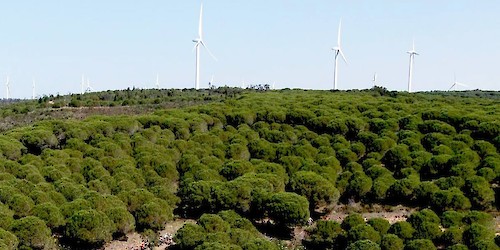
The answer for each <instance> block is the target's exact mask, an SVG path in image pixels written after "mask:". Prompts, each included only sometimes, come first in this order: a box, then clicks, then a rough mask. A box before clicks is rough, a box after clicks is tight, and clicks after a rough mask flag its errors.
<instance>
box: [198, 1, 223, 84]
mask: <svg viewBox="0 0 500 250" xmlns="http://www.w3.org/2000/svg"><path fill="white" fill-rule="evenodd" d="M193 42H194V43H195V45H194V49H195V50H196V75H195V88H196V89H200V47H201V46H203V47H204V48H205V49H206V50H207V52H208V54H210V56H211V57H212V58H214V60H217V59H216V58H215V56H214V55H213V54H212V52H210V50H209V49H208V47H207V46H206V45H205V42H204V41H203V3H202V4H201V8H200V23H199V25H198V37H197V38H196V39H193Z"/></svg>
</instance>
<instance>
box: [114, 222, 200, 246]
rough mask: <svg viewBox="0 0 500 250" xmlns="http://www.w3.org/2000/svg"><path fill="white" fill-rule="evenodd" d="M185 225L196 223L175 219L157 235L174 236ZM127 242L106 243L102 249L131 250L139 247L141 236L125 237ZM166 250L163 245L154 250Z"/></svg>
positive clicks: (129, 235)
mask: <svg viewBox="0 0 500 250" xmlns="http://www.w3.org/2000/svg"><path fill="white" fill-rule="evenodd" d="M186 223H196V221H194V220H185V219H177V220H174V221H171V222H169V223H167V224H166V225H165V229H164V230H162V231H160V232H159V235H165V234H167V233H169V234H172V235H174V234H175V232H177V230H179V228H181V227H182V226H183V225H184V224H186ZM127 237H128V239H127V241H118V240H114V241H112V242H110V243H108V244H107V245H106V246H105V247H104V249H105V250H127V249H133V248H134V247H137V246H140V245H141V243H142V238H141V235H140V234H138V233H131V234H128V235H127ZM165 248H166V246H165V245H163V246H159V247H155V248H154V249H155V250H164V249H165Z"/></svg>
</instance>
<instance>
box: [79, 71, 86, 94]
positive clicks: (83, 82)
mask: <svg viewBox="0 0 500 250" xmlns="http://www.w3.org/2000/svg"><path fill="white" fill-rule="evenodd" d="M84 85H85V75H84V74H82V82H81V83H80V93H81V94H82V95H83V94H84V93H85V92H84V89H83V86H84Z"/></svg>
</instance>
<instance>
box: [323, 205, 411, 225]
mask: <svg viewBox="0 0 500 250" xmlns="http://www.w3.org/2000/svg"><path fill="white" fill-rule="evenodd" d="M414 211H415V210H414V209H410V208H407V207H404V206H396V207H393V208H392V209H391V211H375V212H367V213H361V215H362V216H363V218H365V221H367V220H369V219H372V218H384V219H386V220H388V221H389V223H391V224H393V223H396V222H398V221H405V220H406V219H407V218H408V216H410V214H411V213H413V212H414ZM349 214H350V212H345V211H335V210H334V211H332V212H330V213H329V214H327V215H326V216H323V217H322V219H324V220H334V221H336V222H339V223H342V221H343V220H344V218H345V217H347V216H348V215H349Z"/></svg>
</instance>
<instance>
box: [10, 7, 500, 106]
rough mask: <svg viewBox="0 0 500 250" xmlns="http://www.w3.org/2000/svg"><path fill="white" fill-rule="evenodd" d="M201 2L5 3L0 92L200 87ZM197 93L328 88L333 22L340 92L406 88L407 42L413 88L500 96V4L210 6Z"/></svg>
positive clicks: (18, 94)
mask: <svg viewBox="0 0 500 250" xmlns="http://www.w3.org/2000/svg"><path fill="white" fill-rule="evenodd" d="M199 5H200V1H195V0H186V1H174V0H168V1H165V0H145V1H137V0H105V1H104V0H99V1H98V0H85V1H76V0H44V1H40V0H19V1H4V3H2V8H1V12H2V16H1V18H0V34H1V37H2V38H1V39H0V83H1V85H0V96H1V97H4V96H5V92H6V90H5V85H4V83H5V78H6V75H10V78H11V97H16V98H29V97H30V96H31V85H32V83H31V82H32V78H33V77H35V78H36V81H37V94H38V95H42V94H56V93H60V94H67V93H77V92H79V91H80V78H81V75H82V74H83V73H84V74H85V75H86V76H88V77H89V79H90V82H91V85H92V87H93V88H94V89H96V90H107V89H125V88H127V87H133V86H135V87H139V88H145V87H148V88H152V87H154V85H155V81H156V74H157V73H158V74H159V75H160V83H161V87H163V88H191V87H193V86H194V59H195V54H194V52H193V51H192V48H193V46H194V43H193V42H192V41H191V40H192V39H193V38H195V37H196V35H197V26H198V14H199ZM204 6H205V9H204V12H205V13H204V33H205V36H204V40H205V42H206V44H207V45H208V46H209V48H210V49H211V51H212V52H213V53H214V54H215V55H216V56H217V58H218V59H219V60H218V61H217V62H215V61H214V60H212V59H211V58H210V57H209V56H208V54H207V53H206V52H205V51H202V69H201V73H202V75H201V86H202V87H207V84H208V81H209V80H210V78H211V76H212V75H214V76H215V78H214V80H215V83H216V85H224V84H227V85H230V86H241V83H242V81H243V80H244V81H245V83H247V84H252V83H272V82H276V87H277V88H285V87H290V88H308V89H331V88H332V81H333V52H332V51H331V47H333V46H335V45H336V36H337V27H338V22H339V20H340V19H341V18H342V20H343V21H342V22H343V49H344V52H345V54H346V57H347V59H348V61H349V65H345V64H341V65H340V75H339V83H338V84H339V88H340V89H362V88H369V87H370V86H371V84H372V83H371V79H372V76H373V73H374V72H377V73H378V82H379V85H383V86H385V87H387V88H388V89H390V90H405V89H406V83H407V73H408V59H409V57H408V55H407V54H406V51H407V50H409V49H410V48H411V43H412V39H413V38H415V43H416V50H417V51H418V52H419V53H420V56H417V57H416V59H415V78H414V90H417V91H419V90H445V89H448V88H449V87H450V85H451V84H452V81H453V75H454V73H456V75H457V80H458V81H460V82H463V83H466V84H468V85H469V86H470V88H471V89H476V88H479V89H492V90H500V66H499V64H498V63H497V62H498V59H499V58H500V14H499V13H500V1H496V0H482V1H472V0H447V1H444V0H443V1H435V0H432V1H431V0H413V1H409V0H405V1H401V0H393V1H385V0H379V1H368V0H366V1H356V0H353V1H338V0H337V1H332V0H328V1H327V0H317V1H304V0H272V1H248V0H247V1H243V0H231V1H230V0H226V1H221V0H219V1H215V0H205V1H204Z"/></svg>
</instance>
